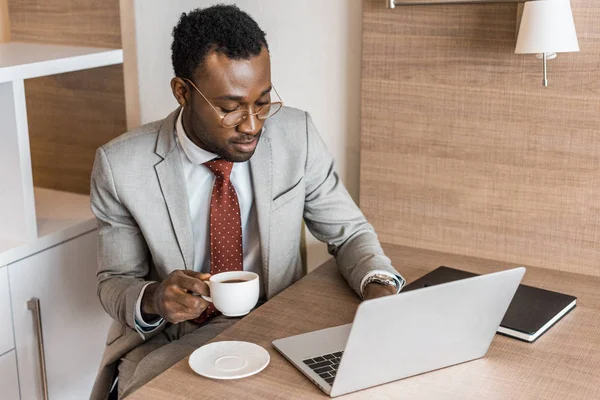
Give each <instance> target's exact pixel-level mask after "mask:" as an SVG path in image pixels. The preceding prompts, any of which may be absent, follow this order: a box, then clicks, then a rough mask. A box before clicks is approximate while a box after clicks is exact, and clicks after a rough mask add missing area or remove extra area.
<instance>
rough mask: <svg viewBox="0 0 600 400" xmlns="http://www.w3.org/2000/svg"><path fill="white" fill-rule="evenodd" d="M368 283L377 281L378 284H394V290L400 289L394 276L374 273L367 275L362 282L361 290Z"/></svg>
mask: <svg viewBox="0 0 600 400" xmlns="http://www.w3.org/2000/svg"><path fill="white" fill-rule="evenodd" d="M369 283H378V284H380V285H388V286H394V287H395V288H396V292H398V291H399V290H400V285H399V283H398V281H397V280H396V279H395V278H393V277H391V276H389V275H385V274H375V275H372V276H370V277H368V278H367V280H366V281H365V283H364V284H363V287H362V288H361V291H364V290H365V288H366V287H367V285H368V284H369Z"/></svg>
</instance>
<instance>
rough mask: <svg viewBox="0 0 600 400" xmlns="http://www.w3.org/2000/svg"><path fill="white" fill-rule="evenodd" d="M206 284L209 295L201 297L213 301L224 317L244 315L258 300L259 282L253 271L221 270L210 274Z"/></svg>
mask: <svg viewBox="0 0 600 400" xmlns="http://www.w3.org/2000/svg"><path fill="white" fill-rule="evenodd" d="M206 284H207V285H208V286H209V288H210V296H202V298H203V299H204V300H206V301H210V302H211V303H213V304H214V306H215V308H216V309H217V310H219V311H220V312H221V313H222V314H223V315H225V316H226V317H241V316H242V315H246V314H248V313H249V312H250V311H251V310H252V309H253V308H254V307H255V306H256V303H257V302H258V295H259V292H260V283H259V279H258V275H257V274H255V273H254V272H248V271H229V272H221V273H220V274H216V275H213V276H211V277H210V279H209V280H208V281H206Z"/></svg>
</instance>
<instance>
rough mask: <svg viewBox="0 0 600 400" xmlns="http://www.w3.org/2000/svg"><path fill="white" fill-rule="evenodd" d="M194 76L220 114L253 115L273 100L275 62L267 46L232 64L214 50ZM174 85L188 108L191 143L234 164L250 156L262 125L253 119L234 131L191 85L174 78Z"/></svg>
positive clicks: (187, 128) (186, 117) (185, 114)
mask: <svg viewBox="0 0 600 400" xmlns="http://www.w3.org/2000/svg"><path fill="white" fill-rule="evenodd" d="M193 78H194V79H193V82H194V84H195V85H196V87H197V88H198V89H199V90H200V91H201V92H202V94H204V96H206V98H207V99H208V101H210V102H211V104H212V105H213V106H214V107H215V108H216V109H217V111H218V112H219V113H220V114H221V115H225V114H226V113H228V112H230V111H234V110H240V109H242V110H247V111H249V112H250V113H254V112H256V110H257V108H259V107H261V106H263V105H265V104H267V103H269V102H270V101H271V97H270V92H271V62H270V59H269V53H268V51H267V50H266V49H264V48H263V50H262V51H261V53H260V54H259V55H258V56H256V57H252V58H250V59H246V60H232V59H230V58H228V57H227V56H225V55H223V54H220V53H216V52H212V53H210V54H209V55H208V56H207V57H206V59H205V60H204V63H203V65H202V67H201V68H198V69H197V70H196V72H195V73H194V77H193ZM171 87H172V89H173V94H174V95H175V97H176V98H177V101H178V102H179V104H180V105H182V106H183V107H184V112H183V126H184V128H185V131H186V133H187V135H188V136H189V138H190V139H191V140H192V142H194V143H195V144H196V145H197V146H199V147H201V148H203V149H204V150H207V151H209V152H211V153H214V154H217V155H218V156H220V157H222V158H224V159H226V160H228V161H232V162H243V161H247V160H249V159H250V157H252V155H253V154H254V151H255V150H256V146H257V144H258V141H259V139H260V134H261V132H262V127H263V123H264V121H261V120H259V119H257V118H256V116H251V117H248V118H247V119H246V120H244V121H243V122H242V123H241V124H240V125H238V126H236V127H233V128H223V127H222V126H221V118H219V116H218V115H217V113H215V110H214V109H213V108H212V107H211V106H210V105H209V104H208V102H207V101H206V100H205V99H204V98H202V96H201V95H200V93H198V92H197V91H196V90H195V89H194V88H193V86H192V85H190V84H189V83H187V82H185V81H183V80H181V79H179V78H174V79H173V81H172V82H171Z"/></svg>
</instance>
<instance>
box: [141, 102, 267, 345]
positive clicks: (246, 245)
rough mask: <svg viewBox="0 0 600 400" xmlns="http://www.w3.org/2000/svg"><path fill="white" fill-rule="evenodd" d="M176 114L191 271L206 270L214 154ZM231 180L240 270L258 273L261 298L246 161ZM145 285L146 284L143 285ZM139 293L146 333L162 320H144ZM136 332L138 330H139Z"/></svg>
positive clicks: (255, 221) (254, 217)
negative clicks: (190, 236)
mask: <svg viewBox="0 0 600 400" xmlns="http://www.w3.org/2000/svg"><path fill="white" fill-rule="evenodd" d="M182 115H183V109H182V111H181V112H180V113H179V117H178V118H177V122H176V125H175V132H176V138H177V148H178V151H179V155H180V157H181V163H182V165H183V175H184V179H185V183H186V186H187V194H188V200H189V206H190V216H191V220H192V232H193V238H194V271H198V272H203V273H210V241H209V235H210V223H209V221H210V199H211V196H212V189H213V183H214V181H215V176H214V174H213V173H212V172H211V171H210V170H209V169H208V168H207V167H205V166H204V165H202V164H204V163H205V162H207V161H210V160H212V159H214V158H217V157H218V156H217V155H216V154H213V153H210V152H208V151H206V150H204V149H201V148H200V147H198V146H196V145H195V144H194V143H193V142H192V141H191V140H190V138H188V136H187V135H186V133H185V130H184V128H183V123H182V122H181V118H182ZM230 179H231V183H232V184H233V186H234V187H235V191H236V193H237V196H238V202H239V205H240V214H241V219H242V248H243V254H244V259H243V264H244V271H252V272H255V273H257V274H258V275H259V277H260V278H259V279H260V282H261V283H262V284H261V285H260V298H263V297H264V282H263V276H262V275H263V273H262V262H261V251H260V239H259V233H258V219H257V215H256V207H255V206H254V192H253V188H252V175H251V173H250V165H249V163H248V161H246V162H241V163H235V164H234V165H233V169H232V171H231V178H230ZM147 286H148V285H146V287H147ZM146 287H144V288H143V289H142V291H141V292H140V295H139V297H138V301H137V304H136V310H135V317H136V323H137V325H138V328H142V329H141V331H142V332H143V333H149V332H151V331H152V330H153V329H156V328H157V327H158V326H160V324H161V323H162V322H163V320H162V319H159V320H157V321H154V322H152V323H149V322H147V321H144V320H143V318H142V313H141V300H142V296H143V295H144V291H145V289H146ZM142 332H140V333H142Z"/></svg>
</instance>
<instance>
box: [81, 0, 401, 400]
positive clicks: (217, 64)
mask: <svg viewBox="0 0 600 400" xmlns="http://www.w3.org/2000/svg"><path fill="white" fill-rule="evenodd" d="M172 62H173V68H174V72H175V76H176V77H175V78H173V80H172V81H171V88H172V91H173V95H174V96H175V98H176V99H177V102H178V103H179V105H180V108H178V109H177V110H175V111H174V112H173V113H172V114H171V115H169V116H168V117H167V118H166V119H164V120H162V121H157V122H154V123H151V124H148V125H145V126H142V127H140V128H138V129H136V130H134V131H132V132H129V133H126V134H124V135H122V136H121V137H119V138H117V139H115V140H113V141H112V142H110V143H109V144H107V145H105V146H103V147H101V148H100V149H98V151H97V153H96V161H95V163H94V170H93V173H92V184H91V203H92V209H93V211H94V213H95V215H96V216H97V219H98V224H99V234H100V249H99V270H98V282H99V283H98V295H99V297H100V301H101V303H102V305H103V307H104V308H105V310H106V311H107V312H108V313H109V314H110V315H111V317H112V318H113V319H114V323H113V325H112V327H111V329H110V331H109V333H108V339H107V347H106V350H105V354H104V357H103V360H102V365H101V368H100V372H99V375H98V378H97V380H96V384H95V386H94V391H93V393H92V398H94V399H106V398H107V396H108V393H109V391H110V390H111V388H112V389H113V393H114V388H115V387H116V388H117V391H118V394H119V398H123V397H126V396H127V395H129V394H131V393H132V392H133V391H134V390H136V389H138V388H139V387H140V386H142V385H143V384H144V383H146V382H148V381H149V380H151V379H152V378H153V377H155V376H157V375H158V374H160V373H161V372H163V371H164V370H166V369H167V368H169V367H170V366H172V365H173V364H175V363H176V362H177V361H179V360H181V359H183V358H184V357H186V356H187V355H189V354H190V353H191V352H192V351H193V350H195V349H196V348H198V347H200V346H202V345H203V344H205V343H206V342H207V341H208V340H210V339H212V338H213V337H215V336H216V335H218V334H219V333H220V332H222V331H223V330H224V329H226V328H227V327H229V326H231V325H232V324H233V323H235V322H236V320H237V319H235V318H225V317H223V316H219V315H217V314H218V313H216V312H215V310H214V309H213V308H212V306H211V307H209V304H208V303H207V302H206V301H204V300H203V299H202V298H201V297H200V296H194V295H193V294H194V293H196V294H209V290H208V286H207V284H206V283H205V282H204V281H205V280H207V279H208V278H209V277H210V274H211V273H216V272H218V270H223V269H229V270H241V269H244V270H249V271H253V272H256V273H257V274H259V276H260V281H261V293H260V297H261V299H262V300H263V301H264V300H268V299H269V298H271V297H273V296H274V295H276V294H277V293H279V292H280V291H282V290H283V289H285V288H286V287H288V286H289V285H291V284H292V283H294V282H295V281H296V280H298V279H299V278H300V277H302V275H303V271H304V269H303V266H302V260H301V255H300V242H301V240H300V235H301V232H302V223H303V221H304V222H305V223H306V226H307V227H308V229H310V231H311V232H312V233H313V234H314V235H315V236H316V237H317V238H318V239H320V240H322V241H323V242H326V243H327V244H328V246H329V247H328V248H329V252H330V253H331V254H332V255H334V256H335V258H336V260H337V263H338V265H339V268H340V272H341V273H342V275H343V276H344V277H345V278H346V280H347V281H348V283H349V284H350V286H351V287H352V288H353V289H354V290H355V291H356V292H357V294H358V295H361V296H362V297H363V298H364V299H370V298H375V297H379V296H385V295H390V294H395V293H398V291H399V290H400V289H401V287H402V285H403V283H404V280H403V279H402V277H401V276H400V275H399V274H398V272H397V271H396V270H395V269H394V268H393V267H392V266H391V264H390V260H389V259H388V258H387V257H386V256H385V255H384V254H383V251H382V249H381V246H380V245H379V242H378V241H377V237H376V235H375V233H374V231H373V229H372V227H371V226H370V225H369V224H368V223H367V221H366V220H365V218H364V216H363V215H362V213H361V212H360V210H359V209H358V208H357V207H356V205H355V204H354V202H353V201H352V199H351V198H350V196H349V195H348V193H347V191H346V189H345V188H344V186H343V184H342V183H341V181H340V180H339V177H338V175H337V174H336V173H335V171H334V168H333V160H332V158H331V156H330V155H329V153H328V152H327V150H326V148H325V145H324V143H323V141H322V140H321V138H320V137H319V135H318V133H317V130H316V128H315V126H314V125H313V123H312V121H311V119H310V117H309V116H308V114H306V113H305V112H302V111H299V110H296V109H292V108H287V107H283V104H282V101H281V99H280V98H278V94H277V93H276V90H275V88H274V87H273V85H272V83H271V69H270V59H269V50H268V45H267V41H266V39H265V33H264V32H263V31H262V30H261V29H260V28H259V27H258V25H257V24H256V22H255V21H254V20H253V19H252V18H251V17H250V16H249V15H247V14H246V13H244V12H242V11H240V10H239V9H238V8H237V7H235V6H225V5H218V6H214V7H210V8H206V9H203V10H200V9H199V10H195V11H192V12H190V13H189V14H183V15H182V17H181V19H180V20H179V23H178V25H177V26H176V27H175V28H174V30H173V45H172ZM224 228H225V229H224ZM224 255H225V256H224ZM115 376H118V380H117V381H116V385H115V384H114V382H115V379H114V377H115Z"/></svg>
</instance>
